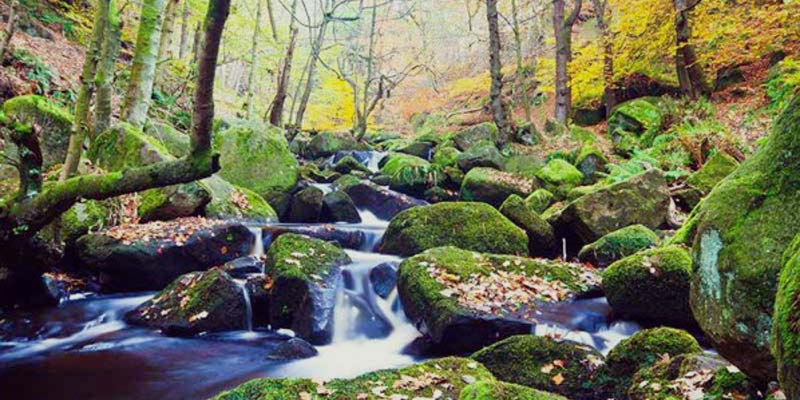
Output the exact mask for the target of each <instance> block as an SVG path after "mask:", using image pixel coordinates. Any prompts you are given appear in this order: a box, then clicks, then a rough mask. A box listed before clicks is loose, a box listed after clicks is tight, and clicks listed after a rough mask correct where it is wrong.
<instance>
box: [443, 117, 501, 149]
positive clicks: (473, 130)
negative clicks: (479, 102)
mask: <svg viewBox="0 0 800 400" xmlns="http://www.w3.org/2000/svg"><path fill="white" fill-rule="evenodd" d="M497 135H498V130H497V125H495V124H494V122H484V123H482V124H478V125H473V126H470V127H467V128H464V129H462V130H460V131H458V132H456V133H455V134H453V143H455V145H456V147H458V149H459V150H461V151H466V150H468V149H469V148H470V147H472V146H473V145H475V144H477V143H480V142H481V141H489V142H492V143H496V142H497Z"/></svg>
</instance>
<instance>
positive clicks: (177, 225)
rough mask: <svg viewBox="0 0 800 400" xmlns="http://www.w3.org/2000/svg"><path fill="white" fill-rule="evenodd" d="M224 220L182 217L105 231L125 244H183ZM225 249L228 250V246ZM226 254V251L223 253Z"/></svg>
mask: <svg viewBox="0 0 800 400" xmlns="http://www.w3.org/2000/svg"><path fill="white" fill-rule="evenodd" d="M223 223H224V222H223V221H219V220H213V219H206V218H201V217H190V218H180V219H176V220H173V221H169V222H162V221H155V222H150V223H147V224H123V225H120V226H116V227H113V228H110V229H108V230H106V231H105V232H103V234H104V235H106V236H108V237H110V238H113V239H116V240H118V241H120V242H122V244H124V245H131V244H134V243H144V244H147V243H151V242H162V241H166V242H170V243H174V244H175V245H176V246H179V247H180V246H183V245H185V244H186V242H187V241H188V240H189V238H191V237H192V236H193V235H194V234H196V233H199V232H208V231H211V230H213V229H214V228H216V227H218V226H219V225H222V224H223ZM223 251H226V252H227V249H226V248H223ZM223 254H224V253H223Z"/></svg>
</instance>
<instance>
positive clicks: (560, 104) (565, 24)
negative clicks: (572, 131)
mask: <svg viewBox="0 0 800 400" xmlns="http://www.w3.org/2000/svg"><path fill="white" fill-rule="evenodd" d="M564 3H565V0H554V1H553V30H554V33H555V36H556V108H555V117H556V121H558V122H560V123H562V124H565V123H567V119H568V118H569V113H570V111H571V110H572V88H571V87H570V77H569V70H568V68H569V62H570V61H572V26H573V25H575V21H577V20H578V15H579V14H580V12H581V7H582V6H583V0H575V8H574V9H573V10H572V12H571V13H570V14H569V16H566V10H565V8H566V6H565V4H564Z"/></svg>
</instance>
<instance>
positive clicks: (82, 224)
mask: <svg viewBox="0 0 800 400" xmlns="http://www.w3.org/2000/svg"><path fill="white" fill-rule="evenodd" d="M110 214H111V209H110V207H109V204H108V203H107V202H101V201H94V200H84V201H81V202H78V203H75V205H73V206H72V207H70V209H69V210H67V212H65V213H64V214H61V240H63V241H64V243H66V244H67V245H72V244H74V243H75V241H76V240H78V239H79V238H80V237H81V236H83V235H85V234H87V233H90V232H97V231H99V230H100V229H102V228H103V227H105V224H106V223H107V222H108V219H109V216H110Z"/></svg>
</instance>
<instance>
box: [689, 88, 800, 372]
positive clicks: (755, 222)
mask: <svg viewBox="0 0 800 400" xmlns="http://www.w3.org/2000/svg"><path fill="white" fill-rule="evenodd" d="M798 131H800V96H795V98H794V99H793V100H792V101H791V103H790V104H789V105H788V106H787V107H786V108H785V110H784V112H783V113H782V114H781V115H780V116H779V117H778V119H777V120H776V122H775V124H774V128H773V133H772V135H771V136H770V139H769V141H768V142H767V143H766V144H765V145H764V147H762V148H760V149H759V150H758V151H757V152H756V153H755V154H754V155H753V156H752V157H750V158H749V159H748V160H746V161H745V162H743V163H742V164H741V166H739V168H737V169H736V171H734V172H733V173H732V174H730V175H728V177H727V178H725V179H724V180H723V181H722V182H720V183H719V184H718V185H717V186H716V187H714V189H713V190H712V191H711V193H710V194H709V195H708V196H707V197H706V198H705V199H704V200H703V201H702V202H701V203H700V204H699V205H698V206H697V208H696V209H695V210H694V211H693V212H692V215H691V217H690V218H689V220H688V221H687V222H686V224H685V225H684V226H683V227H682V228H681V230H680V231H678V232H677V233H676V235H675V238H673V242H685V243H689V244H690V245H691V246H692V258H693V261H694V263H693V271H694V272H693V278H692V286H691V287H692V291H691V305H692V311H693V313H694V315H695V317H696V319H697V322H698V323H699V324H700V327H701V328H702V329H703V331H704V332H705V333H706V334H707V335H708V338H709V339H710V340H711V342H712V343H713V344H714V346H715V348H716V349H717V350H718V351H719V353H720V354H721V355H722V356H723V357H725V358H726V359H727V360H729V361H731V362H732V363H733V364H734V365H736V366H737V367H739V368H740V369H742V371H744V372H745V373H746V374H747V375H748V376H751V377H753V378H754V379H755V380H756V381H759V382H767V381H769V380H772V379H774V377H775V374H776V365H775V360H774V358H773V357H772V355H771V354H770V331H771V329H772V315H773V310H774V304H775V293H776V291H777V288H778V277H779V274H780V271H781V267H782V266H783V265H782V262H781V258H780V255H781V254H783V253H784V251H785V250H786V249H787V247H789V244H790V243H791V241H792V239H794V237H795V235H796V234H797V227H798V226H800V196H798V191H800V157H797V155H798V154H800V135H797V132H798Z"/></svg>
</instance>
